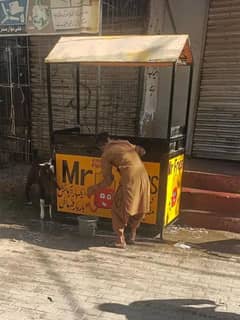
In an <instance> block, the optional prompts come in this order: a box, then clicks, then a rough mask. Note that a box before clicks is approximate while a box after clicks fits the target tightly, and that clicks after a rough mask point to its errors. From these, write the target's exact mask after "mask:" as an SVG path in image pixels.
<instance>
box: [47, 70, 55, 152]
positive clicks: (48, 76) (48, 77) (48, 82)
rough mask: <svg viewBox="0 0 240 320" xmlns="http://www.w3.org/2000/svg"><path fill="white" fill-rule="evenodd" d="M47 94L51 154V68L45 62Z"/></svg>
mask: <svg viewBox="0 0 240 320" xmlns="http://www.w3.org/2000/svg"><path fill="white" fill-rule="evenodd" d="M47 94H48V128H49V142H50V152H51V156H52V152H53V144H54V137H53V115H52V96H51V70H50V64H47Z"/></svg>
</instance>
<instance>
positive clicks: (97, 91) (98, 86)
mask: <svg viewBox="0 0 240 320" xmlns="http://www.w3.org/2000/svg"><path fill="white" fill-rule="evenodd" d="M102 15H103V4H102V0H100V1H99V32H98V35H99V36H101V35H102V20H103V18H102ZM100 86H101V66H98V67H97V88H96V114H95V117H96V119H95V134H96V135H97V134H98V133H99V132H98V130H99V121H98V120H99V119H98V117H99V107H100V93H101V92H100Z"/></svg>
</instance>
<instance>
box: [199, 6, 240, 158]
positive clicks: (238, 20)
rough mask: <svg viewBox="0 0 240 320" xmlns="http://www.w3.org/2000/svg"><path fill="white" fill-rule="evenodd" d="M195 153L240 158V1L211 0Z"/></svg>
mask: <svg viewBox="0 0 240 320" xmlns="http://www.w3.org/2000/svg"><path fill="white" fill-rule="evenodd" d="M193 156H195V157H199V158H208V159H226V160H240V1H239V0H212V1H210V9H209V18H208V29H207V38H206V48H205V53H204V59H203V66H202V74H201V86H200V98H199V102H198V109H197V114H196V122H195V131H194V138H193Z"/></svg>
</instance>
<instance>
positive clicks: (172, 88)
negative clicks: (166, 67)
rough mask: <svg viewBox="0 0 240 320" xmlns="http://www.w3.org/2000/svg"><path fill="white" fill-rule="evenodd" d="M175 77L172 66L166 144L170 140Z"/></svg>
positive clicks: (174, 70) (174, 69) (174, 68)
mask: <svg viewBox="0 0 240 320" xmlns="http://www.w3.org/2000/svg"><path fill="white" fill-rule="evenodd" d="M175 76H176V64H174V65H173V66H172V77H171V91H170V101H169V111H168V131H167V139H168V142H170V138H171V128H172V116H173V102H174V92H175Z"/></svg>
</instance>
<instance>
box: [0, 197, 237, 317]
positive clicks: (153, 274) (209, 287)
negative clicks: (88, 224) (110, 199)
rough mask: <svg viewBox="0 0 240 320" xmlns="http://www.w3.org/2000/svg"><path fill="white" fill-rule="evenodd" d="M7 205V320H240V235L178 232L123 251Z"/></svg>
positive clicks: (1, 281)
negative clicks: (82, 236)
mask: <svg viewBox="0 0 240 320" xmlns="http://www.w3.org/2000/svg"><path fill="white" fill-rule="evenodd" d="M0 204H1V205H0V207H1V208H0V252H1V259H0V275H1V277H0V319H1V320H16V319H17V320H30V319H31V320H32V319H36V320H37V319H44V320H63V319H67V320H80V319H102V320H107V319H109V320H110V319H116V320H117V319H130V320H139V319H142V320H157V319H162V320H166V319H174V320H175V319H181V320H183V319H184V320H185V319H187V320H192V319H196V320H202V319H224V320H228V319H229V320H230V319H240V299H239V296H240V275H239V270H240V268H239V267H240V235H237V234H233V233H226V232H217V231H207V230H204V229H195V230H194V229H189V228H180V227H177V226H176V227H171V228H169V229H167V230H166V231H165V234H164V239H165V241H164V242H160V241H159V240H157V239H146V238H143V237H141V236H140V237H139V238H138V241H137V244H136V245H134V246H129V247H128V248H127V249H126V250H121V249H115V248H113V247H112V246H111V243H112V242H113V239H114V238H113V235H112V233H111V232H110V231H104V232H103V231H101V230H99V231H98V234H97V236H96V237H95V238H92V239H86V238H81V237H80V235H79V232H78V226H77V225H72V224H63V223H57V222H55V223H52V222H45V223H44V225H41V224H40V222H39V220H38V214H37V210H35V209H34V208H25V207H24V206H23V204H22V203H21V202H17V201H16V199H15V198H13V197H6V196H5V197H4V198H1V199H0Z"/></svg>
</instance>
